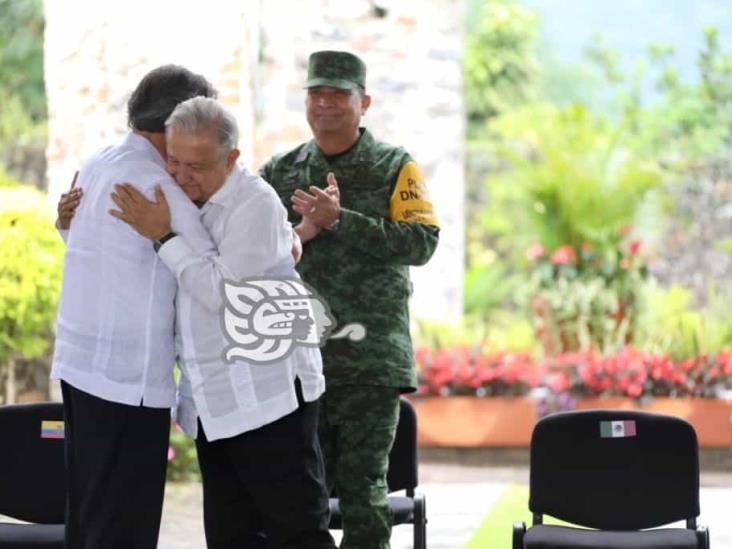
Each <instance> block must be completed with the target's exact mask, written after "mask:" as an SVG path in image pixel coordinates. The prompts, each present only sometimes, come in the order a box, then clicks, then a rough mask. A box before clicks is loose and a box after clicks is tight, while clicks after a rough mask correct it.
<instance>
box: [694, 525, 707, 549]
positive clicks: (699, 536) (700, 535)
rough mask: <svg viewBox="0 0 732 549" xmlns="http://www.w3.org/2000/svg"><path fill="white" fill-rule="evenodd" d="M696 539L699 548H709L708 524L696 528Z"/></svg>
mask: <svg viewBox="0 0 732 549" xmlns="http://www.w3.org/2000/svg"><path fill="white" fill-rule="evenodd" d="M696 541H697V547H699V549H709V529H708V528H707V527H706V526H699V527H698V528H697V529H696Z"/></svg>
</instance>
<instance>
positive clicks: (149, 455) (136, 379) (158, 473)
mask: <svg viewBox="0 0 732 549" xmlns="http://www.w3.org/2000/svg"><path fill="white" fill-rule="evenodd" d="M212 94H214V90H213V87H212V86H211V84H210V83H209V82H207V81H206V79H205V78H204V77H202V76H200V75H197V74H193V73H192V72H191V71H189V70H187V69H185V68H183V67H179V66H173V65H166V66H163V67H159V68H157V69H155V70H153V71H151V72H150V73H148V74H147V75H146V76H145V77H144V78H143V79H142V80H141V81H140V83H139V84H138V86H137V88H136V89H135V91H134V92H133V93H132V96H131V97H130V100H129V102H128V105H127V114H128V122H129V126H130V129H131V132H130V133H129V134H128V135H127V136H126V137H125V138H124V140H123V141H122V142H121V143H120V144H118V145H116V146H113V147H107V148H105V149H102V150H101V151H100V152H98V153H97V154H95V155H94V156H92V157H91V158H90V159H88V160H87V161H86V162H85V163H84V165H83V166H82V168H81V171H80V173H79V177H78V181H76V190H74V191H72V192H71V193H69V195H67V196H66V197H65V199H62V204H61V205H60V206H59V223H58V225H57V226H58V227H59V229H60V230H61V234H62V236H63V237H64V240H65V241H66V243H67V250H66V256H65V258H64V281H63V287H62V290H61V303H60V305H59V312H58V322H57V329H56V344H55V350H54V356H53V367H52V370H51V377H52V378H54V379H60V380H61V389H62V392H63V400H64V420H65V445H66V467H67V487H68V490H67V511H66V528H65V537H66V542H65V547H66V548H67V549H100V548H104V549H130V548H132V547H134V548H135V549H154V548H155V547H157V544H158V543H157V542H158V534H159V530H160V518H161V513H162V508H163V492H164V488H165V470H166V465H167V451H168V436H169V433H170V408H171V407H172V406H173V405H174V404H175V383H174V379H173V369H174V367H175V355H176V352H175V337H174V327H175V324H174V322H175V305H174V300H175V293H176V281H175V277H174V276H173V275H172V274H171V273H170V271H169V270H168V269H167V268H166V267H165V265H164V264H163V263H162V262H161V261H160V259H159V258H158V256H157V255H156V254H155V252H154V251H153V249H152V246H150V243H149V242H147V241H146V240H145V239H144V238H141V237H140V236H139V235H138V234H136V233H135V231H133V230H131V229H130V228H129V227H128V226H127V225H125V224H124V223H120V222H119V221H117V220H116V219H114V218H112V217H110V216H109V215H108V214H107V209H108V208H109V207H111V206H113V204H112V201H111V200H110V197H109V193H110V192H111V191H112V189H113V185H114V184H115V183H116V182H118V181H132V182H134V183H135V184H136V185H138V187H139V188H140V189H141V190H143V191H144V192H146V193H148V194H149V195H150V196H152V188H153V186H154V185H156V184H157V185H160V186H161V187H162V188H163V189H164V190H165V193H166V195H167V197H168V201H169V203H170V209H171V211H172V212H173V227H174V229H175V230H176V231H178V232H180V233H181V234H183V235H185V237H186V241H187V242H188V243H189V245H190V246H191V248H192V249H194V250H196V253H197V254H200V255H205V254H207V253H213V251H214V246H213V242H212V241H211V240H210V238H209V235H208V233H207V231H206V229H205V228H204V227H203V225H202V224H201V221H200V218H199V213H198V210H197V209H196V207H195V206H194V205H193V204H191V202H190V200H188V198H187V197H186V195H185V194H184V193H183V192H182V191H181V190H180V189H179V188H178V187H177V186H176V184H175V182H174V181H173V180H172V178H171V177H170V175H168V174H167V173H166V171H165V160H164V158H165V120H166V119H167V118H168V116H170V113H171V112H172V111H173V109H174V108H175V106H176V105H177V104H178V103H180V102H181V101H184V100H185V99H189V98H191V97H195V96H199V95H212ZM82 191H83V194H84V198H83V200H81V203H80V204H79V201H78V199H79V197H80V195H81V193H82ZM64 203H66V206H70V207H71V209H67V210H66V211H64ZM77 206H78V208H77ZM71 210H75V211H71ZM71 216H73V223H71V224H70V227H69V223H70V217H71ZM67 229H68V231H67Z"/></svg>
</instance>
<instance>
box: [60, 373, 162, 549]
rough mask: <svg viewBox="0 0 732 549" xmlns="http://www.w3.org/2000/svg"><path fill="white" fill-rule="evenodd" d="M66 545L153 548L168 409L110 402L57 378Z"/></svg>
mask: <svg viewBox="0 0 732 549" xmlns="http://www.w3.org/2000/svg"><path fill="white" fill-rule="evenodd" d="M61 390H62V392H63V399H64V420H65V444H66V469H67V476H68V493H67V507H66V539H65V544H64V547H65V548H66V549H118V548H119V549H155V548H156V547H157V544H158V534H159V531H160V518H161V515H162V510H163V493H164V490H165V470H166V466H167V449H168V437H169V434H170V409H168V408H147V407H144V406H128V405H126V404H118V403H115V402H109V401H106V400H103V399H101V398H97V397H95V396H93V395H90V394H88V393H85V392H84V391H80V390H79V389H76V388H74V387H72V386H71V385H69V384H68V383H65V382H61Z"/></svg>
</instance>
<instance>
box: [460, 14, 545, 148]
mask: <svg viewBox="0 0 732 549" xmlns="http://www.w3.org/2000/svg"><path fill="white" fill-rule="evenodd" d="M473 7H474V8H477V9H475V11H474V12H473V13H472V15H475V12H477V13H478V16H477V20H476V21H469V22H468V25H467V29H468V32H467V36H466V41H465V55H464V60H463V72H464V80H465V103H466V110H467V115H468V124H469V130H468V133H469V134H471V135H474V134H476V133H479V132H482V131H483V130H484V129H485V122H486V121H487V120H488V119H489V118H491V117H493V116H495V115H496V114H500V113H502V112H505V111H506V110H508V109H510V108H512V107H515V106H516V105H518V104H520V103H521V102H523V101H525V100H526V99H527V98H529V97H530V96H531V93H532V92H531V89H532V85H533V82H534V80H535V78H536V73H537V64H536V60H535V57H534V42H535V35H536V16H535V15H534V13H533V12H532V11H531V10H528V9H526V8H524V7H522V6H520V5H518V4H516V3H513V2H511V1H507V0H494V1H490V2H489V1H484V2H482V3H481V5H480V6H475V3H474V4H473Z"/></svg>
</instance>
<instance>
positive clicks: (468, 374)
mask: <svg viewBox="0 0 732 549" xmlns="http://www.w3.org/2000/svg"><path fill="white" fill-rule="evenodd" d="M415 356H416V360H417V368H418V372H419V380H420V387H419V394H423V395H453V394H457V395H468V394H470V395H477V396H499V395H510V396H519V395H524V394H526V393H528V392H529V391H530V390H531V389H532V388H534V387H538V386H544V387H547V388H549V389H550V390H551V392H553V393H557V394H559V393H570V394H573V395H576V396H627V397H632V398H641V397H644V396H692V397H715V396H718V395H719V393H720V391H722V390H729V389H731V388H732V352H730V351H729V350H724V351H720V352H718V353H716V354H714V355H699V356H696V357H693V358H689V359H686V360H678V361H674V360H672V359H671V358H670V357H669V356H667V355H661V354H655V353H650V352H646V351H641V350H639V349H636V348H633V347H625V348H624V349H623V350H622V351H620V352H618V353H616V354H612V355H600V354H598V353H594V352H581V351H580V352H569V353H560V354H558V355H557V356H556V357H553V358H551V359H548V360H544V361H536V360H535V359H534V358H533V357H532V355H531V354H530V353H509V352H504V351H489V352H483V351H481V349H480V347H468V346H454V347H448V348H443V349H439V350H437V351H432V350H430V349H427V348H419V349H417V350H416V352H415Z"/></svg>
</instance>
